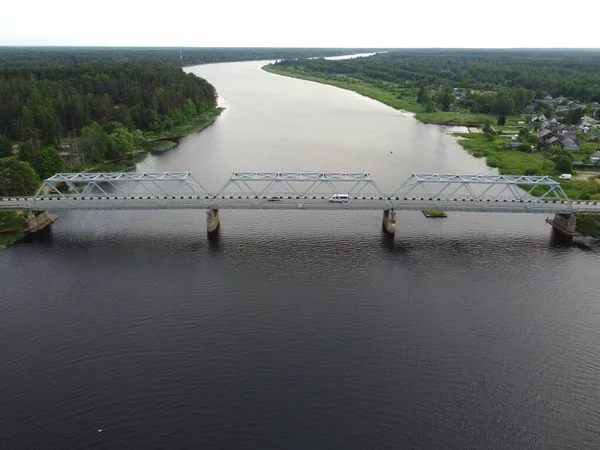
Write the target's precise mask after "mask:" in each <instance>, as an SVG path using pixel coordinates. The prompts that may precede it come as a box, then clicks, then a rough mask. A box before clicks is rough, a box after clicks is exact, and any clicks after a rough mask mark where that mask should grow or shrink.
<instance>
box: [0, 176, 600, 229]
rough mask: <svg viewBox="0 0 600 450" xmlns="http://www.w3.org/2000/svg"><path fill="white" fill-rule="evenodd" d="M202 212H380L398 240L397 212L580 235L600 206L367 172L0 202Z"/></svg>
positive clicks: (76, 182) (98, 189) (121, 179)
mask: <svg viewBox="0 0 600 450" xmlns="http://www.w3.org/2000/svg"><path fill="white" fill-rule="evenodd" d="M120 209H124V210H148V209H150V210H159V209H204V210H206V211H207V228H208V231H209V232H212V231H215V230H216V229H217V228H218V226H219V223H220V218H219V210H221V209H273V210H277V209H279V210H286V209H287V210H289V209H295V210H298V209H300V210H333V211H336V210H382V211H383V212H384V213H383V226H384V228H385V229H386V230H387V231H388V232H390V233H392V234H393V233H394V232H395V228H396V211H403V210H410V211H427V210H437V211H447V212H449V211H456V212H496V213H533V214H555V218H554V219H552V220H549V222H550V223H551V224H552V225H553V226H554V227H555V228H556V229H558V230H559V231H561V232H563V233H565V234H567V235H573V234H575V229H574V227H575V225H574V224H575V220H576V219H575V216H576V214H581V213H585V214H600V202H596V201H590V202H573V201H571V200H570V199H569V198H568V197H567V195H566V194H565V192H564V191H563V189H562V187H561V185H560V183H558V182H557V181H555V180H553V179H552V178H550V177H548V176H521V175H518V176H517V175H463V174H427V173H415V174H412V175H411V176H410V177H409V178H408V179H407V180H406V181H405V182H404V183H402V184H400V185H399V187H398V188H397V189H396V190H394V191H392V192H388V193H386V192H384V191H383V190H382V189H381V188H380V187H379V185H378V184H377V183H376V182H375V180H373V179H372V178H371V175H370V174H369V173H366V172H266V173H265V172H234V173H233V174H232V176H231V177H230V178H229V179H228V180H227V181H226V182H225V184H224V185H223V186H222V187H221V188H220V189H218V190H213V191H209V190H207V189H206V188H205V187H204V186H203V185H202V184H201V183H200V182H199V181H198V180H196V179H195V178H194V177H193V176H192V174H191V173H189V172H137V173H136V172H132V173H131V172H130V173H58V174H56V175H54V176H52V177H50V178H48V179H46V180H44V182H43V184H42V186H41V187H40V188H39V190H38V191H37V193H36V194H35V195H34V196H32V197H17V196H14V197H0V210H28V211H40V210H41V211H45V210H52V211H60V210H120Z"/></svg>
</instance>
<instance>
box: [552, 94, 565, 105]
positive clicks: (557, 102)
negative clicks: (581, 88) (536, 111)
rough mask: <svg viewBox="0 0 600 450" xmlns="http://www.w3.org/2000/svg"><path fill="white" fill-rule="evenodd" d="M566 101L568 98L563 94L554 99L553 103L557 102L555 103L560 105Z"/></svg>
mask: <svg viewBox="0 0 600 450" xmlns="http://www.w3.org/2000/svg"><path fill="white" fill-rule="evenodd" d="M565 101H567V99H566V98H564V97H563V96H562V95H561V96H560V97H556V98H555V99H554V100H553V103H555V104H557V105H559V104H561V103H562V102H565Z"/></svg>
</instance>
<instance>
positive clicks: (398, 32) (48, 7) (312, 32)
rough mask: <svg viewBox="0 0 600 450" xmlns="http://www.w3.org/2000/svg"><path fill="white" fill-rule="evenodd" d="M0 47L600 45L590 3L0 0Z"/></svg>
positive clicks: (597, 4) (599, 9)
mask: <svg viewBox="0 0 600 450" xmlns="http://www.w3.org/2000/svg"><path fill="white" fill-rule="evenodd" d="M1 9H2V20H1V21H0V23H1V24H0V46H6V45H69V46H73V45H76V46H152V47H348V48H361V47H362V48H427V47H445V48H515V47H518V48H524V47H533V48H600V33H599V32H598V17H599V16H600V1H598V0H579V1H578V2H559V1H558V0H546V1H545V2H541V3H540V2H533V1H524V0H498V1H495V2H494V1H490V0H488V1H486V0H429V1H423V0H410V1H407V0H386V1H382V0H370V1H364V0H363V1H357V0H345V1H343V2H342V1H337V0H336V1H327V0H302V1H296V2H290V1H285V0H246V1H240V0H212V1H206V0H204V1H198V0H188V1H183V0H168V1H161V2H159V1H156V0H147V1H144V2H142V1H138V0H119V1H117V0H102V1H100V2H93V1H87V2H86V1H81V0H77V1H75V0H27V1H23V0H7V1H6V2H3V5H2V8H1Z"/></svg>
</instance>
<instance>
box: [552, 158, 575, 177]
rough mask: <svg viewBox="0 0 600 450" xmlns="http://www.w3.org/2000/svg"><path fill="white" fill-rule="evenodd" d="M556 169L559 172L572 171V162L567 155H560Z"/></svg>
mask: <svg viewBox="0 0 600 450" xmlns="http://www.w3.org/2000/svg"><path fill="white" fill-rule="evenodd" d="M556 170H558V171H559V172H560V173H571V172H573V163H572V162H571V160H570V159H569V157H568V156H562V157H561V158H560V159H559V160H558V161H557V162H556Z"/></svg>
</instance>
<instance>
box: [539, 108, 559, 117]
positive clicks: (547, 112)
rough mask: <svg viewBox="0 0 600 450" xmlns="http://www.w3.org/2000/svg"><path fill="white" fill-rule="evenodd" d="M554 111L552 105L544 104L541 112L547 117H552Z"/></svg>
mask: <svg viewBox="0 0 600 450" xmlns="http://www.w3.org/2000/svg"><path fill="white" fill-rule="evenodd" d="M555 111H556V110H555V109H554V105H546V107H545V108H544V110H543V111H542V113H543V114H544V115H545V116H546V117H547V118H548V119H552V118H553V117H554V114H555Z"/></svg>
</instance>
